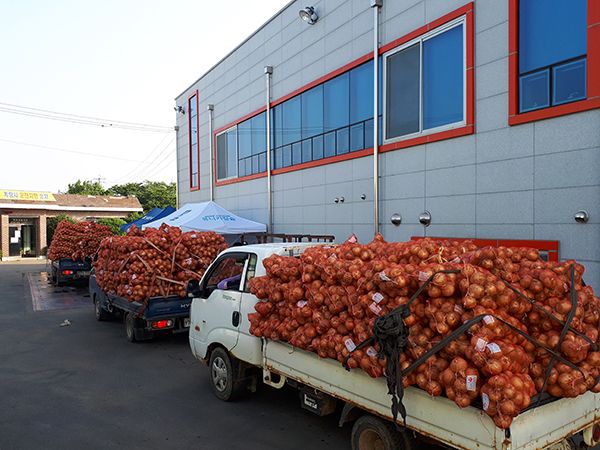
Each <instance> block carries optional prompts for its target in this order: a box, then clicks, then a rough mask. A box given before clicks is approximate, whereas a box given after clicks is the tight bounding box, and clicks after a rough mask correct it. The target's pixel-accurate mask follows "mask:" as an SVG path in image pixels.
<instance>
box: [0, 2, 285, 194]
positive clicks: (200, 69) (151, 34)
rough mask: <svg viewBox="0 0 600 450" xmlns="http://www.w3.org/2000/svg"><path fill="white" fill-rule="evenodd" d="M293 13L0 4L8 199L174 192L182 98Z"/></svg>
mask: <svg viewBox="0 0 600 450" xmlns="http://www.w3.org/2000/svg"><path fill="white" fill-rule="evenodd" d="M288 3H289V0H219V1H217V2H215V1H208V0H169V1H164V0H143V1H142V0H102V1H92V0H54V1H47V0H0V167H1V168H2V170H1V171H0V189H2V190H19V191H36V192H51V193H59V192H63V193H64V192H66V191H67V189H68V187H69V184H75V183H76V182H77V181H78V180H81V181H92V182H96V181H97V182H100V183H101V184H102V186H103V187H104V188H108V187H110V186H113V185H121V184H126V183H130V182H136V183H137V182H144V181H154V182H165V183H171V182H175V181H176V180H177V172H176V149H175V131H174V126H175V120H176V116H175V115H176V113H175V111H174V109H173V108H174V106H175V97H177V96H178V95H179V94H180V93H181V92H183V91H184V90H185V89H187V88H188V87H189V86H190V85H192V84H193V83H194V82H195V81H196V80H197V79H198V78H200V77H201V76H202V75H203V74H204V73H206V72H207V71H208V70H209V69H210V68H211V67H212V66H214V65H215V64H216V63H217V62H219V61H220V60H221V59H222V58H223V57H224V56H226V55H227V54H228V53H229V52H230V51H232V50H233V49H234V48H235V47H237V46H238V45H239V44H240V43H241V42H242V41H243V40H244V39H246V38H247V37H248V36H249V35H250V34H252V33H253V32H254V31H256V30H257V29H258V28H260V27H261V26H262V25H263V24H264V23H265V22H266V21H268V20H269V19H270V18H271V17H273V16H274V15H275V14H276V13H277V12H279V11H280V10H281V9H282V8H283V7H284V6H286V5H287V4H288Z"/></svg>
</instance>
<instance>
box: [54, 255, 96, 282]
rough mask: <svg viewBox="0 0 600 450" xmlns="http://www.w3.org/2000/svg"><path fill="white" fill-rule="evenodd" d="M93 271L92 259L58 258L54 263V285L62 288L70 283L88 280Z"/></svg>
mask: <svg viewBox="0 0 600 450" xmlns="http://www.w3.org/2000/svg"><path fill="white" fill-rule="evenodd" d="M91 270H92V260H91V258H88V257H86V258H84V259H77V260H73V259H72V258H58V259H55V260H53V261H52V283H53V284H54V285H55V286H62V285H63V284H66V283H68V282H70V281H82V280H87V279H88V278H89V276H90V271H91Z"/></svg>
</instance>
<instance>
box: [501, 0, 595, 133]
mask: <svg viewBox="0 0 600 450" xmlns="http://www.w3.org/2000/svg"><path fill="white" fill-rule="evenodd" d="M587 45H588V48H587V77H586V78H587V99H582V100H577V101H574V102H569V103H562V104H559V105H554V106H552V105H551V106H549V107H547V108H543V109H537V110H533V111H526V112H522V113H519V104H520V96H519V0H509V36H508V53H509V55H508V74H509V80H508V92H509V101H508V124H509V125H518V124H522V123H528V122H533V121H537V120H542V119H548V118H551V117H559V116H563V115H566V114H572V113H576V112H581V111H587V110H590V109H595V108H600V7H598V6H597V2H596V1H595V0H588V2H587ZM594 75H595V76H594Z"/></svg>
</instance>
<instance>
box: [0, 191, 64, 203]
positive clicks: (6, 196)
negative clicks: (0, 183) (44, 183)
mask: <svg viewBox="0 0 600 450" xmlns="http://www.w3.org/2000/svg"><path fill="white" fill-rule="evenodd" d="M0 200H34V201H40V202H54V201H56V200H55V199H54V195H52V194H51V193H50V192H30V191H5V190H0Z"/></svg>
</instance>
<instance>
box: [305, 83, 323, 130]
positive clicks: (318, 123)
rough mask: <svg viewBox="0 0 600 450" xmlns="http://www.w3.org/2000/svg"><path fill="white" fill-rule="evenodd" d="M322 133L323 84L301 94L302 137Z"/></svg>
mask: <svg viewBox="0 0 600 450" xmlns="http://www.w3.org/2000/svg"><path fill="white" fill-rule="evenodd" d="M321 133H323V85H320V86H316V87H314V88H312V89H310V90H308V91H306V92H304V93H303V94H302V139H306V138H309V137H313V136H315V135H317V134H321Z"/></svg>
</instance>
